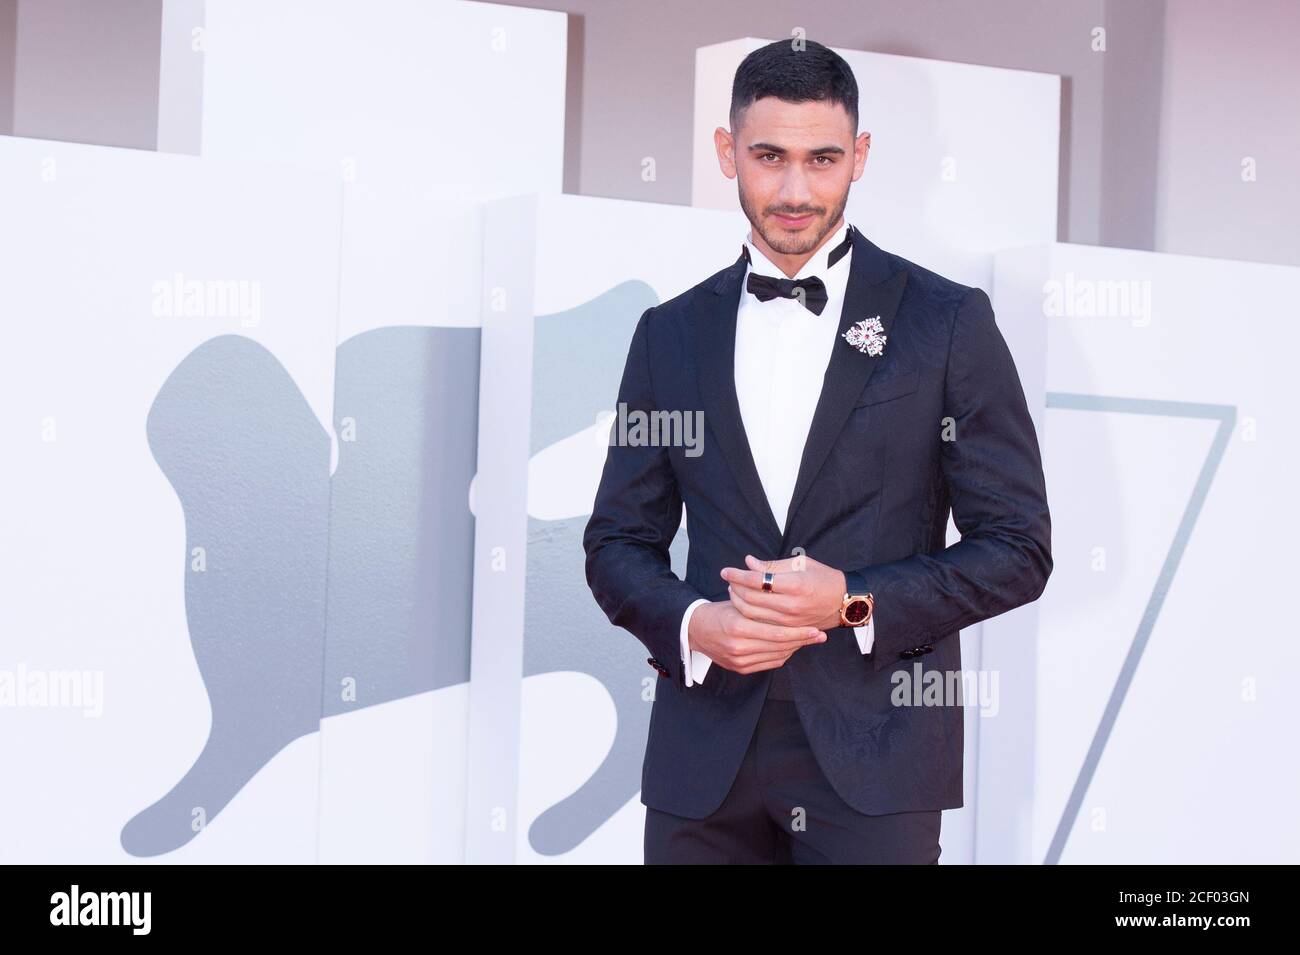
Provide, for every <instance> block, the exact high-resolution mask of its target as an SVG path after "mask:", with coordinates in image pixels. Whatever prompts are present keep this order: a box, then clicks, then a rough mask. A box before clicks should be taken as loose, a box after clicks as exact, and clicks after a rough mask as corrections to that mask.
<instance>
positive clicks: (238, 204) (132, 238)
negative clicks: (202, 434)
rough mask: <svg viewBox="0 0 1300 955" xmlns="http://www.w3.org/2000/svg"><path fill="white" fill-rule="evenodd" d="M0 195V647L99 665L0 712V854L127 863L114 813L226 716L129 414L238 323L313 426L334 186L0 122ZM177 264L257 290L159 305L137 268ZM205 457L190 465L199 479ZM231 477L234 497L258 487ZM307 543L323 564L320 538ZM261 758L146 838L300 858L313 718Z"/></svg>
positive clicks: (195, 857)
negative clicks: (29, 134) (89, 712)
mask: <svg viewBox="0 0 1300 955" xmlns="http://www.w3.org/2000/svg"><path fill="white" fill-rule="evenodd" d="M0 207H3V208H4V210H5V214H4V215H3V216H2V217H0V260H3V261H4V262H5V263H6V266H7V268H6V278H5V282H4V291H3V308H4V312H5V316H6V321H5V349H4V354H5V358H4V359H3V371H2V372H0V404H2V405H3V407H4V408H5V409H6V415H5V424H4V436H3V437H4V445H5V447H6V455H7V457H6V460H7V462H8V465H9V466H7V467H6V468H4V469H3V472H2V476H0V496H2V497H3V499H4V500H5V501H6V502H8V506H7V507H6V513H5V517H4V528H3V531H2V532H0V577H3V578H4V579H5V580H7V581H10V582H17V581H21V582H22V586H15V587H11V588H8V589H7V591H6V596H5V599H4V600H3V601H0V632H2V633H3V634H4V635H5V637H4V640H5V647H4V649H5V654H4V658H5V659H4V663H3V667H4V668H5V670H6V671H9V670H10V669H11V668H16V667H19V666H23V667H26V668H27V669H28V670H29V671H32V670H40V671H47V672H48V671H50V670H77V671H89V672H92V673H98V674H100V675H102V679H103V699H102V713H101V715H98V716H83V714H82V713H81V712H80V711H76V710H70V709H67V708H57V707H35V708H26V707H15V708H14V709H12V710H9V711H8V712H6V713H5V716H4V720H5V722H6V725H7V727H8V729H7V730H6V731H5V732H4V733H3V734H0V762H3V763H4V765H6V766H10V767H18V766H22V767H26V768H25V769H24V771H23V784H22V785H10V786H6V787H4V788H3V792H2V793H0V817H3V818H4V819H6V820H7V825H6V832H5V844H4V854H5V857H6V858H7V859H8V860H10V861H31V862H45V863H55V862H76V863H87V862H91V863H110V862H130V861H134V859H135V858H136V857H133V856H130V855H128V854H127V853H126V852H125V851H124V849H123V846H122V844H121V841H120V840H121V837H122V832H123V827H124V826H125V825H126V824H127V823H128V822H129V821H130V820H132V819H133V818H134V817H136V816H137V814H139V813H141V812H142V811H144V810H146V809H147V808H148V807H150V806H151V804H153V803H154V802H155V801H156V800H158V799H159V798H160V797H162V796H163V795H164V794H165V793H167V792H168V791H169V790H170V789H171V788H172V787H173V786H174V785H175V784H176V783H177V782H178V780H179V779H181V777H182V776H184V775H185V774H186V773H187V771H188V770H189V769H190V768H191V766H193V765H195V762H196V760H198V759H199V758H200V753H201V752H202V751H203V750H204V747H205V743H206V742H207V741H208V737H209V731H210V729H212V728H213V727H214V726H215V725H216V724H217V723H218V722H221V721H219V720H218V719H217V717H218V716H219V715H220V716H224V717H226V718H227V720H226V721H224V722H222V725H227V726H228V724H229V722H230V720H229V718H231V717H232V716H233V715H234V714H231V713H229V712H224V713H223V714H215V713H214V712H213V704H212V703H211V702H210V700H209V695H208V693H207V687H206V686H205V674H204V672H203V671H202V669H201V667H200V665H199V662H200V661H196V658H195V652H194V648H193V647H192V645H191V640H190V636H189V629H188V627H189V621H188V620H187V606H186V592H185V587H186V577H187V566H188V564H187V556H188V555H187V553H186V549H185V548H186V539H187V528H186V515H185V513H184V512H183V511H182V508H181V506H180V505H179V503H178V496H177V492H176V490H174V489H173V487H172V485H171V484H170V483H169V480H168V477H167V476H165V475H164V473H163V471H162V470H161V469H160V466H159V464H158V462H157V461H156V460H155V457H154V455H153V453H152V452H151V447H150V444H149V442H148V440H147V434H146V420H147V418H148V416H149V414H150V410H151V407H153V405H154V402H155V399H156V398H157V397H158V395H159V393H160V389H161V388H162V387H163V385H164V382H165V381H166V380H167V379H168V376H169V375H170V374H172V372H173V371H175V370H176V369H177V367H178V365H179V364H180V363H181V362H182V361H183V360H184V359H186V358H187V356H190V355H191V353H192V352H194V350H195V349H196V348H198V347H199V346H201V345H203V344H205V343H208V342H210V341H212V340H213V339H217V338H220V337H225V338H226V339H227V340H233V338H234V337H237V338H239V339H242V340H245V341H251V342H254V343H256V344H257V345H259V346H261V347H263V348H265V349H266V350H267V351H268V352H269V353H270V355H271V356H272V357H273V359H274V361H275V362H278V364H279V365H280V366H283V370H284V372H285V373H287V375H288V376H289V378H290V379H291V382H290V383H289V387H290V390H291V391H293V392H295V394H296V393H298V392H300V393H301V399H300V400H301V401H303V402H305V404H306V406H307V407H308V408H309V409H310V416H311V417H313V418H314V419H315V422H316V423H317V424H319V427H320V432H319V441H320V442H327V441H328V433H329V431H328V423H329V421H330V416H331V405H332V400H333V369H334V347H335V317H336V314H337V300H336V295H337V259H338V245H339V220H340V188H339V185H338V183H337V181H336V180H334V179H333V178H330V177H317V176H312V175H308V174H303V173H301V172H298V173H287V172H276V171H274V170H266V169H260V170H249V169H243V168H240V167H237V166H234V165H229V164H222V163H212V162H208V161H206V160H205V161H199V160H197V159H193V158H188V157H180V156H168V155H160V154H156V153H150V152H142V151H137V150H125V149H112V148H106V147H98V146H82V145H75V144H67V143H56V142H47V141H41V140H26V139H11V138H0ZM176 281H181V282H199V283H207V282H228V281H234V282H241V283H246V286H245V287H246V288H248V289H250V290H252V289H255V290H256V291H255V293H250V294H249V296H248V297H247V298H243V299H240V300H239V302H238V304H237V305H236V304H232V305H231V307H229V308H228V309H226V310H224V311H221V312H217V313H213V314H206V315H199V314H193V313H189V312H187V311H186V310H185V308H184V305H183V304H178V305H177V306H176V307H173V308H170V310H169V309H168V308H167V307H165V306H164V307H163V309H162V310H161V311H160V310H159V308H158V306H159V305H160V303H161V302H162V300H161V299H160V298H159V288H160V287H169V286H170V285H171V284H172V283H173V282H176ZM245 306H247V307H245ZM246 384H247V383H246V382H245V381H242V380H240V378H239V377H238V376H232V377H231V379H230V381H229V382H228V385H229V387H230V388H232V389H240V388H242V387H245V386H246ZM293 400H295V401H297V400H299V399H297V398H294V399H293ZM246 424H247V427H248V428H249V429H250V431H252V432H253V433H254V434H257V433H258V432H261V435H262V436H264V437H265V438H266V439H267V440H268V441H271V442H274V441H276V440H277V437H276V435H275V434H274V433H267V431H266V430H265V429H266V427H267V426H268V425H269V424H273V422H268V421H267V420H264V419H261V418H258V419H256V420H249V421H248V422H246ZM50 427H53V428H54V432H53V437H54V440H49V437H50V434H49V432H48V429H49V428H50ZM325 447H326V448H327V447H328V445H327V444H326V445H325ZM225 464H226V462H223V461H212V462H211V465H212V473H213V480H214V481H221V480H222V479H223V478H224V477H225V476H226V475H227V473H228V472H227V471H226V470H225V469H224V465H225ZM243 491H244V494H243V497H244V499H246V500H247V501H248V502H249V505H250V506H253V504H254V503H255V501H256V499H257V497H258V495H257V489H256V488H253V487H247V488H244V489H243ZM312 556H313V559H317V558H318V559H319V560H320V563H319V565H318V566H319V569H321V570H323V567H324V564H323V558H324V553H323V550H322V551H321V553H320V554H314V555H312ZM211 559H212V560H213V561H217V560H219V548H217V547H216V546H215V543H214V546H213V548H212V556H211ZM215 566H216V565H215V564H214V567H215ZM259 609H260V608H253V607H245V608H243V609H242V612H244V613H253V614H255V613H257V612H258V610H259ZM320 609H322V608H319V607H317V608H315V609H314V610H313V609H312V608H306V610H307V611H309V612H311V613H313V614H315V613H318V612H319V610H320ZM244 636H245V634H241V633H232V634H229V639H231V640H233V641H239V640H241V639H243V638H244ZM248 659H249V660H250V661H253V662H255V661H256V660H257V659H258V658H257V657H255V656H252V655H250V657H249V658H248ZM207 676H208V677H209V678H210V677H211V674H207ZM227 677H229V674H227ZM227 685H229V684H227ZM11 688H12V684H11ZM290 692H293V691H290ZM305 692H306V693H307V694H311V692H312V691H311V688H310V687H309V688H307V690H306V691H305ZM295 699H299V700H301V696H297V697H295ZM226 702H229V700H228V699H227V700H226ZM8 705H13V700H12V698H10V699H9V700H8ZM267 758H268V760H269V761H268V762H267V763H266V764H265V766H264V768H262V769H261V770H260V771H259V772H257V773H256V775H254V776H253V777H252V778H251V779H250V780H248V781H247V784H246V785H244V784H243V781H242V780H232V781H230V782H234V783H239V784H240V785H239V788H238V791H236V792H235V793H234V795H233V798H232V801H231V802H230V803H229V805H228V806H227V807H226V808H225V809H224V810H222V811H221V812H220V813H218V814H214V815H212V816H211V817H210V818H209V819H208V825H207V831H205V832H203V833H202V834H201V835H200V836H199V837H197V838H194V839H192V840H191V841H189V842H187V843H186V844H185V845H183V846H182V847H181V848H179V849H177V850H176V851H174V852H171V853H169V854H167V855H166V856H165V857H164V858H166V859H167V860H168V861H178V862H205V863H207V862H235V861H239V862H294V863H303V862H313V861H315V859H316V852H317V849H316V840H317V800H318V795H317V794H318V791H319V775H320V761H319V746H318V737H317V735H316V734H315V732H314V731H309V732H308V733H307V734H305V735H298V736H297V737H296V738H294V739H293V740H292V741H291V742H288V744H287V745H286V746H285V747H284V748H283V749H281V750H279V751H278V752H277V753H274V754H271V755H270V756H269V757H267ZM214 795H215V794H214Z"/></svg>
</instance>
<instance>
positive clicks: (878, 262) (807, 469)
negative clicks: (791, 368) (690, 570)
mask: <svg viewBox="0 0 1300 955" xmlns="http://www.w3.org/2000/svg"><path fill="white" fill-rule="evenodd" d="M852 232H853V257H852V258H851V259H850V262H849V280H848V284H847V286H846V287H845V292H844V310H843V312H842V314H841V315H840V319H839V331H838V332H837V333H836V339H835V347H834V348H833V349H832V351H831V358H830V362H829V363H828V364H827V366H826V373H825V375H824V377H823V381H822V390H821V396H820V398H819V399H818V401H817V410H816V412H815V413H814V414H813V420H812V425H811V427H810V428H809V430H808V438H807V441H806V442H805V444H804V449H803V457H802V458H801V459H800V462H799V474H798V477H797V478H796V480H795V486H794V493H793V495H792V497H791V499H790V510H789V512H788V516H787V519H786V533H785V535H783V534H782V532H781V525H780V524H779V523H778V522H777V520H776V517H775V516H774V515H773V513H772V506H771V504H770V503H768V500H767V494H766V493H765V492H764V490H763V482H762V480H761V479H760V478H759V476H758V468H757V466H756V465H755V464H754V455H753V452H752V451H751V450H750V447H749V438H748V436H747V435H746V434H745V424H744V421H743V420H742V419H741V415H740V402H739V401H738V399H737V397H736V368H735V362H736V310H737V308H738V307H739V305H740V291H741V289H740V286H741V280H742V279H743V278H744V275H745V267H746V263H745V256H744V252H743V250H742V252H741V255H740V257H739V258H737V259H736V261H735V262H734V263H733V264H732V265H731V267H730V268H728V269H726V270H725V271H724V272H723V273H722V274H721V275H720V276H718V280H717V281H716V282H715V283H714V284H713V286H712V289H711V294H710V292H708V291H706V292H704V293H703V294H701V295H700V296H699V297H698V298H697V299H696V321H695V333H696V367H697V368H698V369H699V389H700V399H701V401H702V403H703V405H704V420H705V422H706V424H707V425H708V427H709V431H710V433H711V434H712V435H713V438H714V440H715V441H716V442H717V444H718V446H719V447H720V449H721V452H722V456H723V457H724V459H725V460H726V462H727V466H728V467H729V468H730V469H731V473H732V475H733V477H734V478H735V480H736V484H737V485H738V486H739V487H740V491H741V494H743V495H744V498H745V500H746V502H747V503H748V504H749V506H750V508H751V509H752V510H753V512H754V513H755V514H756V515H758V518H759V520H760V521H761V522H762V525H763V529H764V532H765V534H766V536H767V537H769V538H770V540H771V546H772V548H773V550H772V556H773V557H781V556H783V555H784V554H785V550H786V539H785V538H786V537H787V536H788V535H789V531H790V528H791V527H793V526H794V517H795V514H796V512H797V511H798V508H799V505H800V504H801V503H802V502H803V500H804V498H805V497H806V496H807V494H808V490H809V488H810V487H811V486H812V483H813V481H814V479H815V478H816V477H817V474H818V472H819V471H820V470H821V467H822V464H823V463H825V461H826V457H827V455H829V454H830V450H831V447H832V446H833V445H834V444H835V439H836V437H837V436H838V435H839V433H840V431H841V430H842V429H843V427H844V423H845V421H846V420H847V419H848V416H849V412H850V411H851V410H852V409H853V404H854V402H855V401H856V400H857V398H858V396H859V395H861V394H862V389H863V388H864V387H865V386H866V383H867V379H868V378H870V377H871V373H872V371H874V370H875V367H876V365H877V364H878V363H879V361H880V359H881V358H882V357H883V356H884V352H881V354H880V355H878V356H875V357H873V356H871V355H867V354H865V353H863V352H860V351H858V350H857V349H856V348H853V347H852V346H850V345H849V343H848V342H846V341H845V340H844V337H843V336H844V333H845V332H846V331H848V330H849V328H851V327H852V326H853V325H855V324H857V323H858V322H859V321H861V320H862V319H864V318H871V317H873V316H876V315H879V316H880V323H881V325H882V326H883V327H884V330H885V336H886V343H885V348H886V349H888V347H889V343H888V336H889V330H890V328H891V326H892V324H893V321H894V316H895V314H896V313H897V311H898V304H899V302H900V300H901V299H902V297H903V286H904V285H905V284H906V281H907V272H906V271H904V270H903V269H901V268H895V267H894V266H893V265H892V264H891V263H890V260H889V257H888V256H887V255H886V254H885V253H884V252H883V251H881V249H880V248H878V247H877V246H876V245H875V244H874V243H873V242H871V241H870V240H869V239H868V238H867V237H866V236H864V235H863V234H862V233H861V232H860V231H859V230H857V229H856V228H855V229H853V230H852ZM759 556H761V555H759Z"/></svg>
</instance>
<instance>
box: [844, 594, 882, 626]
mask: <svg viewBox="0 0 1300 955" xmlns="http://www.w3.org/2000/svg"><path fill="white" fill-rule="evenodd" d="M863 602H865V603H866V605H867V615H866V616H865V617H863V618H862V619H861V620H859V621H858V622H857V623H854V622H853V621H851V620H849V615H848V613H849V607H851V606H853V605H854V604H858V603H863ZM875 610H876V598H875V597H873V596H872V595H871V594H845V595H844V600H843V601H842V602H841V603H840V624H841V626H845V627H865V626H866V625H867V624H868V623H869V622H870V621H871V615H872V614H873V613H875Z"/></svg>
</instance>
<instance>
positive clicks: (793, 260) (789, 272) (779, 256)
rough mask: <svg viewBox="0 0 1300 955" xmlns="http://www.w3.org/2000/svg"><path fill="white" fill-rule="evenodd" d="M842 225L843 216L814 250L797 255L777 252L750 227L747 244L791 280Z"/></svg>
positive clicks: (827, 231)
mask: <svg viewBox="0 0 1300 955" xmlns="http://www.w3.org/2000/svg"><path fill="white" fill-rule="evenodd" d="M842 225H844V216H843V214H841V215H840V217H839V218H838V219H836V220H835V224H834V225H833V226H831V227H830V228H829V229H827V230H826V234H825V235H824V236H822V240H821V241H820V242H818V243H817V246H816V248H813V249H810V250H809V251H807V252H800V253H799V254H798V255H787V254H784V253H781V252H777V251H776V250H775V249H773V248H772V247H771V246H770V245H768V244H767V242H766V241H765V240H764V239H763V236H762V235H761V234H759V233H758V231H757V230H756V229H754V227H753V226H750V229H749V244H750V245H752V246H753V247H754V248H756V249H758V251H760V252H762V253H763V254H764V255H765V256H767V260H768V261H769V262H771V263H772V264H773V265H775V266H776V267H777V268H778V269H780V270H781V271H782V272H784V273H785V277H786V278H788V279H792V278H794V277H795V276H796V275H798V274H799V270H800V269H801V268H803V267H804V263H806V262H807V261H808V260H809V259H811V258H812V257H813V256H814V255H816V254H817V253H818V252H819V251H820V250H821V248H822V246H824V245H825V244H826V243H827V242H829V241H830V240H831V239H833V238H834V237H835V234H836V233H837V232H839V231H840V227H841V226H842Z"/></svg>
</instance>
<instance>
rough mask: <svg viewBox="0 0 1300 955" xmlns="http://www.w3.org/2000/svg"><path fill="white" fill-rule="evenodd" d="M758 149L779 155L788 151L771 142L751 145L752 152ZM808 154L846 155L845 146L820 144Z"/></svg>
mask: <svg viewBox="0 0 1300 955" xmlns="http://www.w3.org/2000/svg"><path fill="white" fill-rule="evenodd" d="M756 149H758V150H761V151H763V152H765V153H776V154H777V155H779V156H784V155H785V154H786V152H787V150H786V148H785V147H784V146H774V145H772V144H771V143H753V144H752V145H751V146H750V147H749V150H750V152H753V151H754V150H756ZM808 155H810V156H823V155H835V156H843V155H844V147H842V146H818V147H817V148H816V149H810V150H808Z"/></svg>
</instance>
